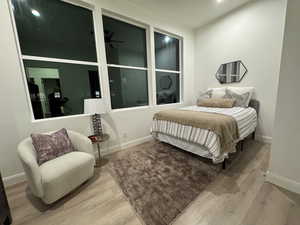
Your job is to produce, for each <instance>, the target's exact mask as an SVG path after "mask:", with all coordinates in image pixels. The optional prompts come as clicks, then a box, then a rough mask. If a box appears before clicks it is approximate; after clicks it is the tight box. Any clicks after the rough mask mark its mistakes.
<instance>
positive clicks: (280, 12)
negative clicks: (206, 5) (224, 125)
mask: <svg viewBox="0 0 300 225" xmlns="http://www.w3.org/2000/svg"><path fill="white" fill-rule="evenodd" d="M285 8H286V0H258V1H254V2H251V3H249V4H247V5H245V6H243V7H241V8H239V9H237V10H235V11H234V12H232V13H230V14H228V15H226V16H225V17H223V18H221V19H219V20H217V21H214V22H213V23H210V24H208V25H206V26H205V27H202V28H200V29H199V30H198V31H197V34H196V52H195V55H196V58H195V65H196V67H195V89H196V90H197V91H198V92H199V91H203V90H204V89H206V88H208V87H217V86H221V85H220V84H219V82H218V81H217V80H216V79H215V73H216V72H217V70H218V68H219V66H220V65H221V64H223V63H226V62H231V61H235V60H242V61H243V62H244V64H245V65H246V67H247V68H248V70H249V72H248V74H247V75H246V76H245V77H244V79H243V80H242V82H241V83H237V84H235V85H234V86H253V87H255V88H256V98H257V99H258V100H259V101H260V102H261V109H260V119H259V129H258V133H259V135H260V136H267V137H271V136H272V130H273V120H274V114H275V104H276V95H277V86H278V77H279V67H280V56H281V49H282V41H283V29H284V18H285ZM269 139H270V138H269Z"/></svg>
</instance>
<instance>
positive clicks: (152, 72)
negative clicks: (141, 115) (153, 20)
mask: <svg viewBox="0 0 300 225" xmlns="http://www.w3.org/2000/svg"><path fill="white" fill-rule="evenodd" d="M149 33H150V37H149V38H150V48H149V50H150V65H151V66H150V70H149V72H150V75H151V76H150V77H151V84H152V85H151V86H152V87H151V91H152V96H151V97H152V104H153V105H154V106H155V105H157V102H156V71H155V67H156V66H155V41H154V28H153V27H152V26H150V29H149Z"/></svg>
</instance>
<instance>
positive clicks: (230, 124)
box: [153, 109, 239, 153]
mask: <svg viewBox="0 0 300 225" xmlns="http://www.w3.org/2000/svg"><path fill="white" fill-rule="evenodd" d="M153 119H154V120H165V121H170V122H174V123H178V124H182V125H185V126H191V127H196V128H201V129H207V130H210V131H212V132H214V133H215V134H217V135H218V136H219V138H220V145H221V153H228V152H231V151H232V149H233V148H234V145H235V140H238V139H239V131H238V126H237V122H236V120H235V119H234V118H233V117H231V116H228V115H223V114H217V113H207V112H199V111H197V112H196V111H190V110H182V109H171V110H166V111H161V112H158V113H156V114H155V115H154V118H153Z"/></svg>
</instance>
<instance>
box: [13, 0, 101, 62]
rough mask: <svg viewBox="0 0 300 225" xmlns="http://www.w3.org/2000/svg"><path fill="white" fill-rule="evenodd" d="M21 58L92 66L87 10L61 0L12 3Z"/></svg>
mask: <svg viewBox="0 0 300 225" xmlns="http://www.w3.org/2000/svg"><path fill="white" fill-rule="evenodd" d="M12 2H13V7H14V15H15V20H16V25H17V30H18V35H19V41H20V46H21V51H22V54H23V55H31V56H41V57H49V58H61V59H70V60H80V61H92V62H96V61H97V57H96V45H95V36H94V25H93V14H92V11H91V10H88V9H86V8H82V7H78V6H75V5H72V4H68V3H65V2H63V1H61V0H22V1H20V0H13V1H12Z"/></svg>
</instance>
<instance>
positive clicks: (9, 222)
mask: <svg viewBox="0 0 300 225" xmlns="http://www.w3.org/2000/svg"><path fill="white" fill-rule="evenodd" d="M10 224H12V218H11V216H10V215H9V216H8V217H7V218H6V220H5V221H4V223H3V225H10Z"/></svg>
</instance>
